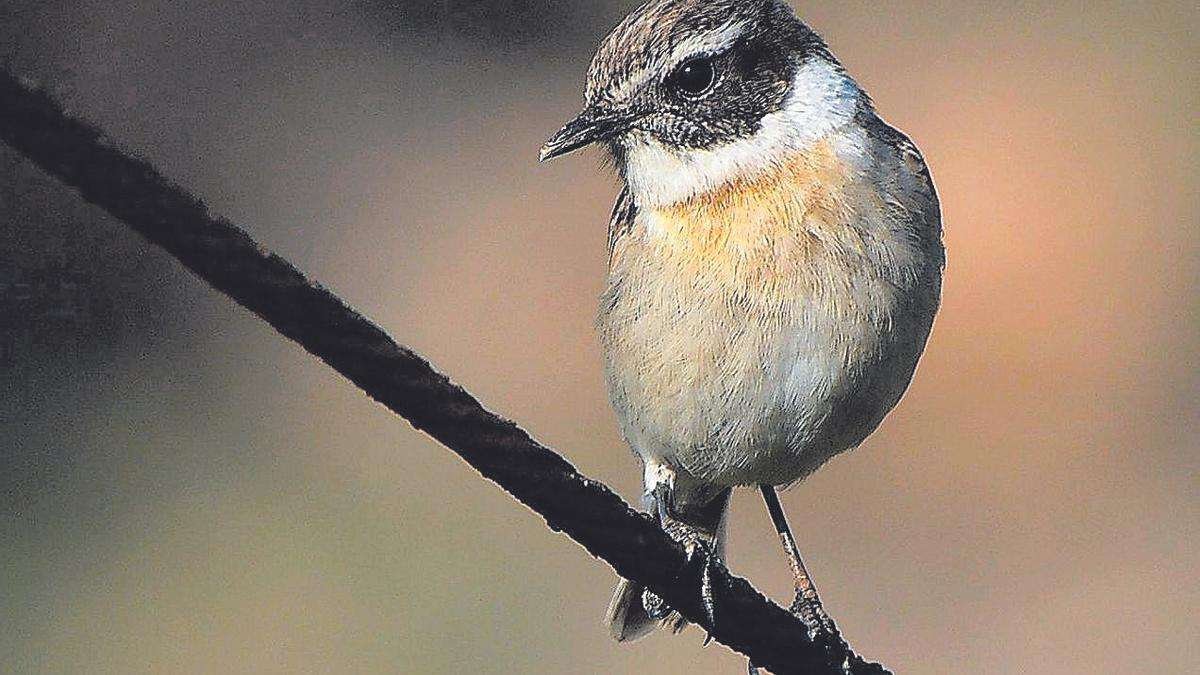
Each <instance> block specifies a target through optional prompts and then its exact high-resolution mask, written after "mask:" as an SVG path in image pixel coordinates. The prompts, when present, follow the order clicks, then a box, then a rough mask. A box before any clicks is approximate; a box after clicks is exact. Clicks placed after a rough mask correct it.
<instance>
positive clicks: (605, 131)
mask: <svg viewBox="0 0 1200 675" xmlns="http://www.w3.org/2000/svg"><path fill="white" fill-rule="evenodd" d="M632 124H633V117H632V116H631V115H629V114H626V113H614V112H611V111H607V110H601V109H599V108H596V107H588V108H586V109H585V110H584V111H583V112H581V113H579V116H578V117H576V118H575V119H573V120H571V121H570V122H567V126H565V127H563V128H562V129H561V130H560V131H559V132H558V133H557V134H554V136H553V137H552V138H551V139H550V140H548V141H546V144H545V145H543V146H542V152H541V154H540V155H538V161H539V162H545V161H547V160H551V159H554V158H555V157H562V156H563V155H566V154H568V153H571V152H574V151H576V150H578V149H580V148H582V147H585V146H588V145H591V144H593V143H599V142H601V141H607V140H609V139H612V138H615V137H616V136H619V135H621V134H623V133H625V132H626V131H629V129H630V127H631V125H632Z"/></svg>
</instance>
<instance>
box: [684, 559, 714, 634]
mask: <svg viewBox="0 0 1200 675" xmlns="http://www.w3.org/2000/svg"><path fill="white" fill-rule="evenodd" d="M685 548H686V549H687V558H688V565H693V564H699V565H700V604H701V605H702V606H703V607H704V618H705V619H707V624H708V627H710V628H711V627H712V626H715V625H716V624H717V602H716V600H715V599H714V597H713V574H714V571H715V569H716V562H715V559H716V558H715V554H714V553H713V550H712V547H711V546H710V545H709V544H708V542H706V541H704V540H701V539H697V540H694V541H691V542H689V543H688V544H685Z"/></svg>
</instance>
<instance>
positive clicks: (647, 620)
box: [604, 489, 732, 642]
mask: <svg viewBox="0 0 1200 675" xmlns="http://www.w3.org/2000/svg"><path fill="white" fill-rule="evenodd" d="M731 492H732V490H729V489H725V490H722V491H720V492H719V493H718V494H717V495H716V496H715V497H714V498H712V499H711V501H709V502H707V503H704V504H702V505H699V506H696V505H692V507H691V508H690V509H686V508H685V509H680V512H676V513H672V514H671V522H669V523H667V524H665V525H664V529H665V530H666V531H667V532H668V533H669V534H670V535H671V536H672V537H673V538H675V539H677V540H679V541H680V542H681V543H685V544H686V543H688V542H695V541H701V542H703V543H705V544H708V545H709V546H711V547H712V551H713V552H714V555H716V556H717V557H718V558H724V557H725V513H726V512H727V511H728V508H729V495H730V493H731ZM679 506H687V505H686V504H679V502H676V508H677V509H678V507H679ZM646 595H647V594H646V587H645V586H643V585H641V584H639V583H637V582H634V581H630V580H628V579H621V580H620V583H618V584H617V588H616V590H615V591H613V597H612V601H611V602H609V603H608V613H607V614H606V615H605V617H604V622H605V623H606V624H607V625H608V630H609V633H610V634H611V635H612V636H613V639H614V640H616V641H617V642H630V641H633V640H637V639H639V638H642V637H645V636H646V635H647V634H649V633H650V632H651V631H653V630H654V629H655V628H656V627H658V625H659V624H661V625H662V626H663V627H664V628H670V629H672V630H673V631H674V632H676V633H678V632H679V631H681V630H683V629H684V627H685V626H687V620H686V619H684V618H683V617H682V616H681V615H680V614H679V613H678V612H675V611H670V610H667V613H666V616H665V617H664V616H662V615H661V613H659V614H658V616H659V617H660V618H655V617H654V616H651V615H650V612H648V611H647V610H646V603H645V599H647V598H646ZM650 597H651V598H654V596H653V595H651V596H650ZM654 599H655V600H657V598H654ZM660 602H661V601H660Z"/></svg>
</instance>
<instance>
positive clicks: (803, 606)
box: [789, 590, 839, 642]
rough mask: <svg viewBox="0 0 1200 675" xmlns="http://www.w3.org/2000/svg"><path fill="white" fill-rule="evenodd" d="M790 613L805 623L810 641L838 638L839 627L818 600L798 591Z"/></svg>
mask: <svg viewBox="0 0 1200 675" xmlns="http://www.w3.org/2000/svg"><path fill="white" fill-rule="evenodd" d="M789 611H790V612H791V613H792V616H795V617H796V618H798V619H800V620H801V621H803V622H804V625H805V626H806V627H807V628H808V637H809V639H810V640H813V641H814V642H815V641H817V640H821V639H826V638H838V636H839V633H838V629H837V625H836V624H834V623H833V619H831V618H829V614H827V613H826V612H825V608H824V607H823V606H822V605H821V601H820V600H818V599H817V598H815V597H812V596H810V595H809V594H805V593H802V592H800V591H799V590H797V591H796V599H795V600H794V601H792V606H791V607H790V608H789Z"/></svg>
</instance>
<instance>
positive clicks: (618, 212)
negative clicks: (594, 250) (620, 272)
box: [608, 186, 637, 267]
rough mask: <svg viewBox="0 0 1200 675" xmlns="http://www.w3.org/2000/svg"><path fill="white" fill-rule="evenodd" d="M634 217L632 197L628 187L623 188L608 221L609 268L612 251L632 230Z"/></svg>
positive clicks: (634, 210)
mask: <svg viewBox="0 0 1200 675" xmlns="http://www.w3.org/2000/svg"><path fill="white" fill-rule="evenodd" d="M636 217H637V205H636V204H634V203H633V195H631V194H629V186H625V187H623V188H621V194H619V195H617V203H616V204H615V205H614V206H613V210H612V216H611V217H610V218H609V219H608V265H609V267H612V257H613V250H614V249H615V248H616V247H617V241H618V240H620V238H621V237H623V236H625V235H626V234H628V233H629V230H631V229H633V219H634V218H636Z"/></svg>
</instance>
